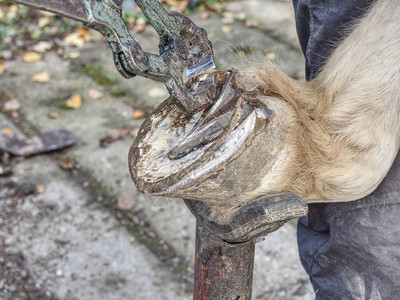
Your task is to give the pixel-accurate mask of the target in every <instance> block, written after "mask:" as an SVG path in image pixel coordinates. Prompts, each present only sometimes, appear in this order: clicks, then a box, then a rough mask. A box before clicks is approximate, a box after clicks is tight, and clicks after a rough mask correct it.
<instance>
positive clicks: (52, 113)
mask: <svg viewBox="0 0 400 300" xmlns="http://www.w3.org/2000/svg"><path fill="white" fill-rule="evenodd" d="M49 118H50V119H56V120H57V119H60V118H61V117H60V114H59V113H56V112H51V113H49Z"/></svg>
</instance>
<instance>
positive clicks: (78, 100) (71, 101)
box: [63, 94, 82, 109]
mask: <svg viewBox="0 0 400 300" xmlns="http://www.w3.org/2000/svg"><path fill="white" fill-rule="evenodd" d="M63 106H64V107H65V108H72V109H78V108H80V107H81V106H82V97H81V95H79V94H73V95H72V96H71V97H69V98H68V99H67V100H66V101H65V102H64V105H63Z"/></svg>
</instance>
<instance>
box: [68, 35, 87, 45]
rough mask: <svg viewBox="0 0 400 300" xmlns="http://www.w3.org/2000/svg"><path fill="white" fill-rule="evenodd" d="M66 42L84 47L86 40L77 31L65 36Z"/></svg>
mask: <svg viewBox="0 0 400 300" xmlns="http://www.w3.org/2000/svg"><path fill="white" fill-rule="evenodd" d="M64 42H65V43H66V44H67V45H68V46H72V47H82V46H83V45H84V44H85V40H84V39H83V38H82V37H81V36H80V35H79V33H77V32H73V33H71V34H69V35H67V36H66V37H65V38H64Z"/></svg>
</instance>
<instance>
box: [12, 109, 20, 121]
mask: <svg viewBox="0 0 400 300" xmlns="http://www.w3.org/2000/svg"><path fill="white" fill-rule="evenodd" d="M19 117H20V116H19V113H18V112H17V111H15V110H14V111H12V112H11V119H13V120H16V119H19Z"/></svg>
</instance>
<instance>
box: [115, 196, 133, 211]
mask: <svg viewBox="0 0 400 300" xmlns="http://www.w3.org/2000/svg"><path fill="white" fill-rule="evenodd" d="M135 205H136V200H135V199H133V198H128V197H118V199H117V206H118V208H119V209H120V210H130V209H132V208H133V207H134V206H135Z"/></svg>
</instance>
